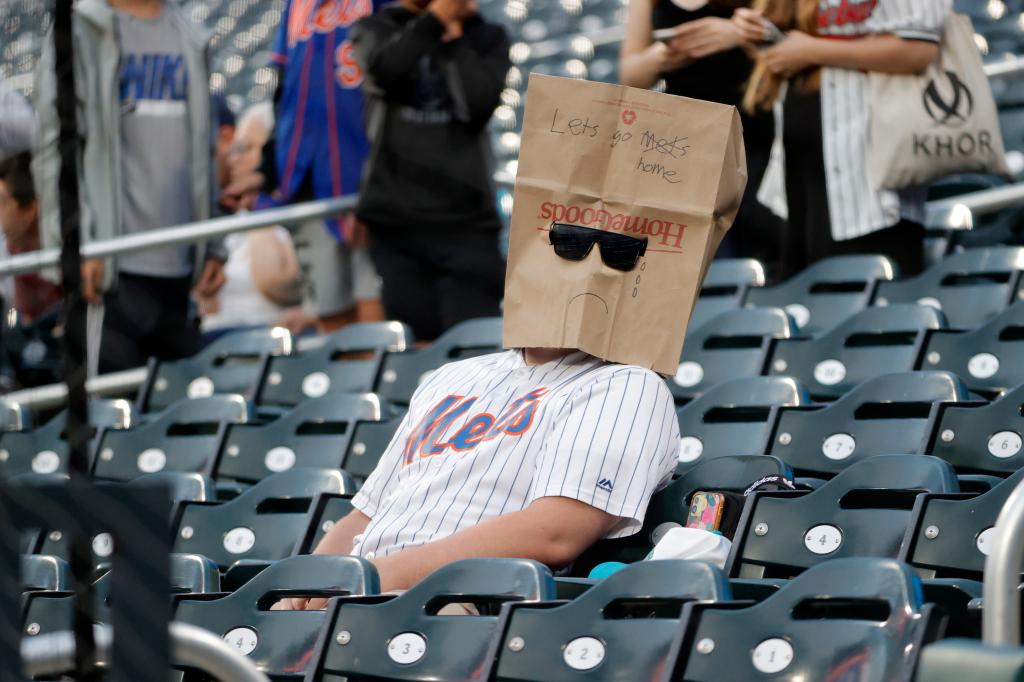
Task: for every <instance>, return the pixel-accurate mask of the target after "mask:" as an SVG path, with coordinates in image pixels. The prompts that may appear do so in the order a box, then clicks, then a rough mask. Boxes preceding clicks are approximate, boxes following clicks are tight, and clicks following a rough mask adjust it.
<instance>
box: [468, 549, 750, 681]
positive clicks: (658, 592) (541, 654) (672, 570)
mask: <svg viewBox="0 0 1024 682" xmlns="http://www.w3.org/2000/svg"><path fill="white" fill-rule="evenodd" d="M729 599H730V593H729V582H728V581H727V580H726V579H725V576H724V575H723V574H722V572H721V570H719V569H718V568H716V567H715V566H712V565H711V564H708V563H705V562H703V561H680V560H668V561H644V562H642V563H639V564H634V565H632V566H629V567H627V568H624V569H622V570H621V571H619V572H617V573H614V574H612V575H611V576H609V577H607V578H605V579H604V580H603V581H601V582H599V583H597V584H596V585H595V586H594V587H592V588H591V589H589V590H587V591H586V592H584V593H583V594H582V595H580V596H579V597H577V598H576V599H573V600H572V601H570V602H568V603H561V602H553V603H550V604H540V605H535V604H529V603H515V604H509V605H508V606H507V607H506V609H507V611H508V612H507V614H505V616H504V617H503V618H502V621H501V624H502V628H501V630H500V631H499V632H498V642H499V644H498V646H497V647H495V649H494V650H495V651H496V654H497V656H496V660H494V661H493V662H492V663H491V669H490V671H489V674H486V675H482V676H481V678H482V679H484V680H487V681H488V682H572V681H573V680H581V679H593V680H602V681H605V682H629V681H632V680H653V679H657V677H658V674H659V672H660V671H661V670H662V669H663V668H664V666H665V663H666V659H667V657H668V654H669V649H670V648H671V646H672V642H673V640H674V639H675V637H676V633H677V632H678V631H679V629H680V626H681V615H682V610H683V605H684V604H686V603H687V602H690V601H695V600H696V601H713V602H720V601H728V600H729Z"/></svg>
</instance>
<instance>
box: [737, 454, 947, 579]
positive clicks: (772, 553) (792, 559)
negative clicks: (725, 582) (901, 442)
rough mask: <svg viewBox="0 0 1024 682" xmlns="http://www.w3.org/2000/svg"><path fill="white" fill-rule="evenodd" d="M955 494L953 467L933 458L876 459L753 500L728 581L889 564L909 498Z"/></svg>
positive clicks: (903, 527) (746, 509) (898, 541)
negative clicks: (837, 564)
mask: <svg viewBox="0 0 1024 682" xmlns="http://www.w3.org/2000/svg"><path fill="white" fill-rule="evenodd" d="M957 491H958V486H957V479H956V475H955V474H954V472H953V469H952V467H950V466H949V464H947V463H946V462H943V461H942V460H940V459H938V458H935V457H928V456H927V455H879V456H877V457H871V458H869V459H865V460H862V461H860V462H857V463H856V464H853V465H851V466H850V467H849V468H848V469H846V470H844V471H843V472H841V473H840V474H839V475H837V476H836V477H835V478H833V479H832V480H831V481H828V482H827V483H825V484H824V485H822V486H821V487H820V488H818V489H816V490H813V491H811V492H802V491H799V492H763V493H754V495H753V496H752V497H751V498H748V500H747V504H746V506H745V507H744V510H743V516H742V517H741V518H740V522H739V527H738V528H737V530H736V536H735V538H734V541H733V546H732V552H731V553H730V555H729V559H728V562H727V564H726V572H727V573H728V575H729V576H730V577H735V578H790V577H792V576H794V575H797V574H798V573H800V572H802V571H804V570H806V569H808V568H810V567H812V566H815V565H818V564H820V563H823V562H827V561H833V560H835V559H838V558H847V557H885V558H896V557H897V556H899V553H900V549H901V546H902V543H903V541H904V536H905V535H906V532H907V527H908V525H909V524H910V520H911V513H912V509H913V506H914V501H915V498H916V497H917V496H918V495H919V494H921V493H925V492H932V493H954V492H957Z"/></svg>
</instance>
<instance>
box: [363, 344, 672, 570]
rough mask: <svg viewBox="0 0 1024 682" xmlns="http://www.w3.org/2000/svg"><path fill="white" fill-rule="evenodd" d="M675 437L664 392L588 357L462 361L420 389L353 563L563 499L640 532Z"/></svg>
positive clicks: (385, 460)
mask: <svg viewBox="0 0 1024 682" xmlns="http://www.w3.org/2000/svg"><path fill="white" fill-rule="evenodd" d="M678 445H679V427H678V423H677V420H676V416H675V410H674V407H673V402H672V397H671V395H670V394H669V392H668V389H667V388H666V387H665V382H664V381H663V380H662V379H661V378H660V377H659V376H658V375H656V374H654V373H653V372H651V371H649V370H646V369H642V368H640V367H635V366H629V365H619V364H613V363H607V362H603V361H601V360H598V359H597V358H594V357H592V356H589V355H587V354H585V353H582V352H577V353H574V354H572V355H569V356H566V357H564V358H562V359H560V360H557V361H553V362H549V363H546V364H544V365H539V366H530V365H527V364H526V363H525V362H524V360H523V355H522V352H521V351H518V350H510V351H505V352H503V353H497V354H494V355H486V356H483V357H479V358H472V359H469V360H462V361H459V362H454V363H451V364H449V365H446V366H444V367H442V368H441V369H439V370H438V371H437V372H435V373H434V374H432V375H431V376H430V377H429V378H428V379H427V380H426V381H425V382H424V383H423V384H422V385H421V386H420V388H419V389H417V391H416V394H415V395H414V396H413V399H412V404H411V406H410V409H409V412H408V414H407V415H406V418H405V420H404V421H403V423H402V425H401V426H400V427H399V429H398V432H397V433H396V434H395V438H394V439H393V440H392V442H391V444H390V446H389V447H388V449H387V451H386V452H385V453H384V455H383V456H382V457H381V461H380V463H379V464H378V466H377V468H376V469H375V470H374V472H373V473H372V474H371V475H370V477H369V478H368V479H367V480H366V483H365V484H364V485H363V487H362V489H361V490H360V491H359V492H358V493H357V494H356V495H355V497H354V498H353V500H352V503H353V505H354V506H355V507H356V508H357V509H359V510H360V511H362V512H363V513H364V514H366V515H367V516H369V517H370V518H371V519H372V520H371V522H370V524H369V525H368V527H367V528H366V530H365V532H364V533H363V534H362V535H360V536H357V537H356V539H355V543H354V547H353V550H352V553H353V554H356V555H359V556H366V557H369V558H373V557H374V556H385V555H387V554H393V553H395V552H398V551H400V550H402V549H404V548H407V547H414V546H417V545H421V544H425V543H427V542H431V541H433V540H437V539H440V538H443V537H446V536H448V535H452V534H453V533H455V532H457V531H459V530H461V529H463V528H467V527H470V526H474V525H476V524H478V523H480V522H481V521H484V520H487V519H489V518H492V517H495V516H499V515H501V514H505V513H509V512H515V511H520V510H522V509H525V508H526V507H528V506H529V505H530V503H531V502H533V501H534V500H536V499H539V498H542V497H552V496H559V497H568V498H572V499H575V500H579V501H581V502H584V503H586V504H589V505H592V506H594V507H596V508H598V509H601V510H603V511H606V512H608V513H610V514H613V515H615V516H620V517H622V521H621V522H620V523H619V524H618V525H617V526H616V527H615V528H613V530H612V531H611V532H610V533H609V534H608V537H623V536H626V535H630V534H632V533H635V532H636V531H637V530H639V528H640V526H641V524H642V523H643V519H644V514H645V513H646V510H647V503H648V501H649V499H650V497H651V495H652V494H653V493H654V492H655V491H656V490H657V489H658V488H659V487H661V486H663V485H664V484H666V483H667V482H668V481H669V479H670V478H671V475H672V471H673V469H674V467H675V463H676V457H677V453H678Z"/></svg>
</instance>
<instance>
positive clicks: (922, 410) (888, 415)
mask: <svg viewBox="0 0 1024 682" xmlns="http://www.w3.org/2000/svg"><path fill="white" fill-rule="evenodd" d="M931 409H932V404H931V403H923V402H909V401H908V402H892V403H862V404H861V405H860V406H859V407H857V409H856V410H854V412H853V418H854V419H857V420H864V421H867V420H877V419H927V418H928V415H929V414H931Z"/></svg>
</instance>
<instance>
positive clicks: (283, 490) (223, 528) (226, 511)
mask: <svg viewBox="0 0 1024 682" xmlns="http://www.w3.org/2000/svg"><path fill="white" fill-rule="evenodd" d="M352 492H354V486H353V484H352V479H351V478H350V477H349V476H348V475H347V474H345V473H344V472H342V471H339V470H337V469H291V470H290V471H283V472H281V473H279V474H274V475H273V476H268V477H267V478H265V479H263V480H262V481H260V482H259V483H257V484H256V485H254V486H253V487H252V488H249V489H248V490H246V491H245V492H244V493H242V494H241V495H239V496H238V497H236V498H235V499H233V500H230V501H228V502H223V503H219V504H218V503H198V502H193V503H187V504H185V505H184V508H183V509H182V512H181V515H180V518H179V519H178V521H177V524H176V526H175V529H174V551H175V552H183V553H189V554H201V555H203V556H206V557H209V558H210V559H212V560H213V561H215V562H216V563H217V565H218V566H220V567H221V568H222V569H226V568H228V567H229V566H230V565H231V564H233V563H234V562H236V561H238V560H240V559H259V560H264V561H276V560H278V559H283V558H285V557H286V556H290V555H291V554H292V550H293V549H294V547H295V546H296V544H297V543H298V541H299V539H300V538H301V536H302V533H303V531H304V530H305V528H306V525H307V523H308V512H309V509H310V506H311V505H312V502H313V500H314V499H315V498H316V496H317V495H320V494H321V493H352Z"/></svg>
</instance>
